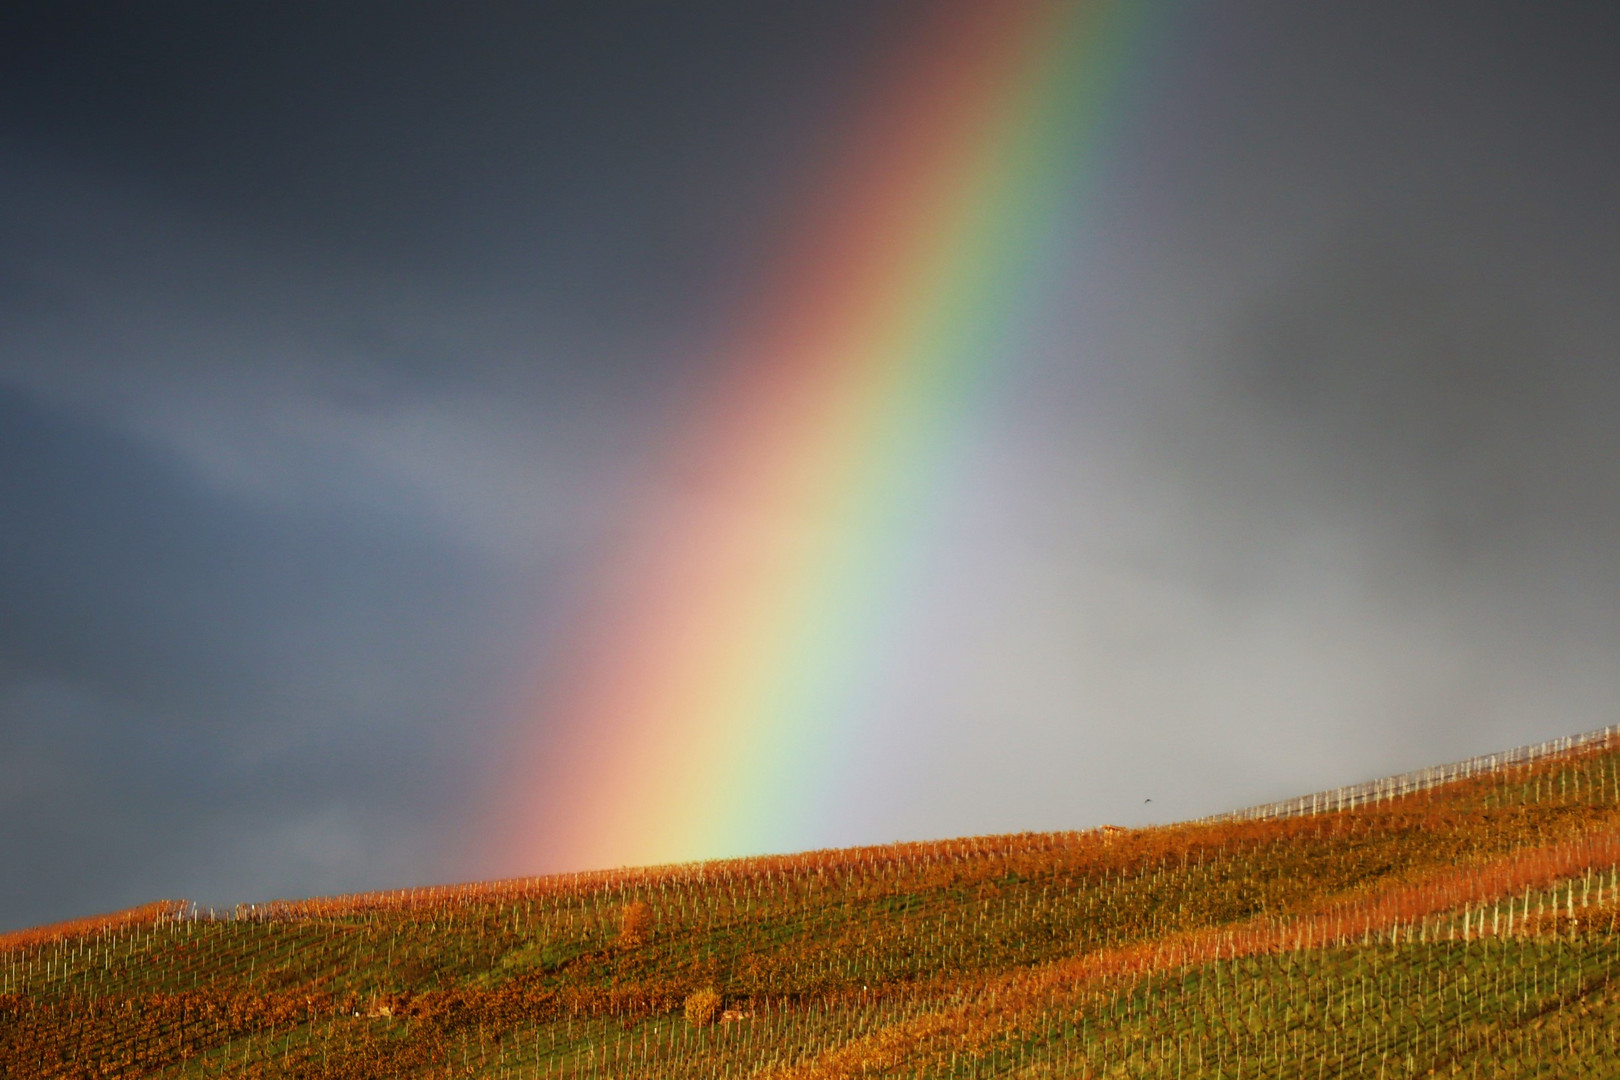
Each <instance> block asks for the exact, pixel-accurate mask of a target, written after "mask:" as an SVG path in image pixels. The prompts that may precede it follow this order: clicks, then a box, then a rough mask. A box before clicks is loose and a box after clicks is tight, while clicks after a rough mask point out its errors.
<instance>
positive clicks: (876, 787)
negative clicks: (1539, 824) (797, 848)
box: [0, 0, 1620, 927]
mask: <svg viewBox="0 0 1620 1080" xmlns="http://www.w3.org/2000/svg"><path fill="white" fill-rule="evenodd" d="M555 7H556V5H551V6H550V7H546V8H544V9H542V8H536V7H533V6H532V5H512V6H504V5H493V6H491V7H489V8H487V9H486V11H485V12H483V13H482V17H480V18H476V19H475V18H467V17H465V16H464V15H462V14H461V13H459V12H451V11H450V9H448V8H442V7H439V6H435V5H432V4H425V3H424V4H405V5H403V6H402V5H399V4H389V5H385V6H379V7H375V8H373V7H368V6H367V5H363V4H362V5H346V6H344V7H342V8H318V9H317V8H309V9H307V10H297V11H294V10H290V9H287V8H286V7H285V5H273V4H264V5H254V4H248V5H232V7H231V9H230V10H229V11H226V9H224V8H218V7H216V6H212V5H187V4H178V5H172V6H164V5H158V6H148V7H144V8H140V9H134V8H129V9H118V10H111V9H108V10H102V9H101V8H100V7H96V6H95V5H84V6H82V7H78V8H75V7H74V6H73V5H70V4H69V5H64V4H63V3H61V2H60V0H58V2H56V3H52V4H39V5H34V6H33V7H32V8H29V7H28V6H27V5H25V8H24V10H23V11H22V12H21V14H20V15H19V17H18V19H19V21H18V23H17V25H18V27H19V32H18V33H17V35H15V36H14V37H12V38H9V39H8V42H9V43H8V44H5V45H0V191H3V192H4V194H3V196H0V822H3V827H0V863H3V864H4V865H6V866H7V867H8V868H11V870H10V872H8V874H7V875H6V877H5V878H4V880H3V881H0V927H4V926H12V925H20V924H23V923H27V922H32V921H39V920H44V919H50V918H58V917H64V916H68V915H74V914H79V913H83V912H87V911H93V910H99V909H106V908H110V907H114V906H118V905H121V904H125V903H134V902H139V901H143V900H146V899H150V898H152V897H154V896H159V895H174V894H185V895H192V896H195V897H197V898H199V899H201V900H203V901H205V902H222V903H229V902H234V901H236V900H245V899H262V898H265V897H267V896H270V895H286V894H311V893H318V892H326V891H336V890H341V889H355V888H365V887H373V886H386V885H396V884H405V883H419V882H422V881H428V880H444V879H446V878H450V877H457V876H464V875H472V874H484V873H494V872H501V873H516V872H522V871H524V870H526V869H528V868H526V867H518V866H499V867H493V866H486V865H474V864H473V863H472V862H471V861H470V859H469V858H468V857H467V856H466V854H465V851H466V849H467V846H468V845H467V844H466V843H465V838H466V836H467V835H469V833H470V832H471V831H473V830H476V829H478V828H482V827H484V826H486V825H487V821H485V820H483V819H482V818H481V817H480V816H479V815H481V814H482V813H484V812H485V809H486V804H485V803H484V802H483V801H482V800H483V798H484V795H485V794H486V793H485V792H484V791H483V790H482V788H483V787H484V785H485V784H486V783H487V782H488V778H489V777H490V776H492V775H495V770H493V769H491V768H490V759H491V758H492V757H494V756H497V755H499V754H501V753H502V751H503V748H505V747H506V746H507V745H508V743H507V740H508V739H509V737H510V736H511V734H512V725H514V724H519V723H525V722H528V723H532V722H535V718H533V717H525V716H521V715H518V712H519V710H518V708H517V707H516V705H515V703H514V699H515V698H517V697H518V696H519V695H520V694H521V693H522V689H521V688H523V687H525V686H526V685H527V682H526V680H528V679H530V678H532V677H533V673H534V671H535V670H536V669H537V668H539V667H540V666H541V665H542V663H543V661H544V659H545V656H544V653H545V643H546V642H547V641H548V640H550V638H549V637H548V635H553V634H566V633H567V632H568V623H567V619H568V614H569V612H570V611H572V610H574V608H573V604H574V603H575V602H576V600H577V597H576V596H575V595H574V592H575V590H576V589H577V588H578V582H579V580H580V579H581V578H582V577H585V576H587V575H588V574H589V573H590V572H591V571H592V570H593V569H594V568H597V567H599V565H600V559H601V558H602V557H603V553H604V552H611V551H612V550H613V549H614V546H615V544H616V543H618V542H619V541H620V540H621V539H622V538H623V537H624V535H625V534H626V531H627V530H628V529H630V528H631V527H633V524H634V522H633V521H630V520H627V515H628V514H629V513H630V512H631V511H633V509H634V504H635V500H636V495H637V492H638V490H640V487H639V486H640V485H645V484H649V483H656V482H658V481H657V480H656V479H655V478H656V477H657V476H658V475H660V474H659V473H658V471H657V470H656V468H654V466H655V465H656V464H657V453H658V448H659V446H660V445H661V443H660V439H661V438H662V437H663V435H664V433H665V432H667V431H668V430H669V428H670V427H671V426H672V425H678V424H679V423H680V421H681V416H680V412H681V405H682V403H684V402H690V401H692V400H693V399H694V396H695V395H701V394H702V393H703V392H704V388H705V387H707V386H709V385H710V384H709V379H710V378H711V377H712V371H711V369H710V367H709V359H710V357H711V356H712V355H713V354H714V353H715V352H716V345H717V344H718V343H720V342H723V341H725V340H726V334H727V333H728V331H729V328H730V327H731V324H732V323H733V322H734V321H735V319H736V318H737V316H738V314H739V313H740V312H745V311H747V310H748V304H749V303H750V302H751V298H753V297H755V296H756V295H757V289H758V288H759V287H760V281H761V279H762V277H763V276H765V275H764V274H763V270H764V268H766V267H768V266H769V265H770V260H771V258H772V256H773V255H774V254H775V248H774V246H773V245H774V243H775V240H776V238H778V237H780V236H781V235H782V232H783V230H784V229H785V228H787V227H788V226H789V225H790V224H791V223H792V222H793V220H794V213H795V211H796V208H797V207H799V206H800V205H801V204H802V202H803V201H804V199H805V198H806V196H807V195H808V194H811V192H809V191H807V190H806V186H807V183H808V181H807V180H806V178H807V177H811V176H814V175H816V174H815V173H814V172H813V171H812V170H811V169H810V166H811V165H813V164H815V163H818V162H821V161H824V160H825V155H826V154H827V152H828V151H829V150H830V149H831V148H833V147H836V146H837V145H839V139H840V137H841V135H842V134H843V132H844V131H845V130H846V127H847V120H848V118H849V117H850V116H852V115H853V114H855V113H856V112H857V111H858V109H859V106H860V104H861V99H860V89H859V88H860V87H861V85H862V84H861V82H860V75H861V73H862V72H863V71H865V70H866V68H865V67H863V65H868V64H871V63H873V62H875V61H879V60H881V59H882V58H883V57H885V56H886V55H887V52H886V50H888V49H890V48H891V47H892V46H893V44H894V42H895V41H897V40H899V39H901V38H902V37H904V36H906V35H908V34H909V33H911V32H912V30H913V28H914V27H915V25H916V20H917V18H918V17H919V11H922V12H925V13H926V12H928V11H932V10H936V9H937V5H930V4H923V5H909V4H893V5H888V4H885V5H871V4H862V3H850V4H828V3H817V4H806V5H780V4H771V5H760V4H719V3H716V4H697V5H692V4H686V5H674V6H672V5H664V4H640V3H626V4H612V5H596V4H593V5H579V6H576V8H575V9H573V10H570V11H554V10H552V9H553V8H555ZM1613 20H1614V15H1613V13H1612V11H1611V10H1610V9H1609V8H1606V7H1603V6H1599V5H1573V4H1572V5H1555V6H1554V7H1548V6H1546V5H1535V6H1518V5H1508V4H1503V5H1484V6H1481V5H1479V4H1477V3H1469V4H1456V5H1451V4H1426V5H1423V6H1422V7H1421V8H1417V7H1414V6H1412V5H1410V4H1389V5H1382V4H1374V3H1366V2H1358V3H1346V4H1337V5H1322V4H1312V5H1298V4H1246V3H1245V4H1213V5H1197V6H1188V7H1186V8H1181V9H1177V10H1176V11H1175V12H1173V13H1172V17H1171V18H1169V19H1167V20H1166V21H1165V26H1166V27H1167V29H1166V30H1165V31H1164V32H1163V34H1164V36H1163V37H1162V38H1161V39H1157V40H1155V41H1153V42H1149V43H1148V44H1147V45H1146V46H1144V48H1143V50H1142V53H1141V55H1140V56H1139V57H1137V58H1136V60H1135V61H1134V63H1137V64H1138V65H1139V70H1137V72H1136V74H1135V76H1134V78H1133V79H1132V80H1128V81H1129V83H1130V85H1129V86H1128V87H1127V88H1126V90H1125V91H1124V92H1123V93H1124V97H1123V98H1122V99H1121V101H1122V103H1121V104H1120V105H1119V107H1118V112H1117V115H1116V117H1115V119H1116V120H1117V121H1118V122H1117V123H1116V124H1115V125H1114V129H1113V130H1112V132H1111V133H1110V134H1109V135H1108V136H1107V139H1108V141H1107V142H1106V143H1105V144H1100V145H1101V146H1102V147H1103V149H1102V150H1101V151H1100V152H1099V154H1098V156H1097V160H1096V161H1095V162H1094V166H1095V168H1094V173H1093V175H1090V176H1089V177H1088V181H1087V182H1088V184H1089V185H1090V187H1089V188H1088V190H1087V192H1085V193H1083V196H1082V195H1080V194H1077V203H1076V206H1077V218H1078V219H1080V227H1079V228H1077V229H1075V230H1074V234H1073V235H1072V236H1068V237H1067V238H1066V242H1067V243H1068V245H1069V255H1070V260H1069V263H1068V264H1067V266H1066V268H1065V269H1064V270H1062V271H1061V272H1057V273H1055V274H1054V276H1053V279H1052V280H1051V281H1048V282H1046V283H1045V284H1046V285H1047V286H1048V287H1049V295H1048V296H1047V301H1048V302H1047V304H1046V306H1045V308H1043V315H1042V316H1041V321H1040V322H1039V325H1036V326H1035V327H1033V332H1032V334H1031V338H1030V342H1031V343H1030V344H1029V345H1028V347H1027V348H1025V349H1023V350H1022V351H1021V352H1020V353H1019V354H1018V355H1010V356H1008V357H1006V358H1005V361H1006V369H1005V371H1004V372H1002V373H1001V375H1002V381H1001V382H999V383H997V384H996V386H995V388H994V392H990V393H987V394H986V396H985V400H984V401H983V402H982V403H981V407H980V410H979V412H978V414H977V415H975V416H974V417H973V418H972V422H971V423H970V424H969V425H967V427H966V428H965V429H964V430H963V431H962V432H961V433H960V441H959V444H958V445H956V446H955V447H954V449H953V452H954V453H955V455H956V456H955V457H954V458H952V460H951V466H950V469H949V470H948V471H949V473H950V475H948V476H945V477H944V478H943V479H942V481H941V488H940V496H941V498H940V505H939V510H938V512H937V515H936V518H935V519H932V520H931V522H930V530H929V533H928V535H926V536H923V537H921V538H919V540H918V543H917V546H916V550H915V551H914V552H912V555H913V556H914V558H913V559H912V563H913V564H914V565H912V566H910V567H909V568H908V571H909V572H911V573H913V575H914V576H913V578H912V579H908V581H909V583H908V585H907V586H906V589H905V590H901V591H904V592H905V597H904V599H905V604H902V605H900V607H902V608H904V610H903V611H902V610H900V609H899V608H897V613H896V614H895V627H896V628H897V633H896V635H895V636H894V638H893V640H890V641H888V642H887V643H886V644H885V649H886V651H885V652H884V654H883V660H884V664H883V678H882V679H881V680H880V682H881V685H878V686H875V687H873V688H871V693H870V694H869V695H868V697H866V698H864V699H863V700H862V704H861V713H860V716H858V717H856V718H855V719H854V721H852V723H853V725H854V730H855V731H856V737H855V738H854V739H853V741H852V745H851V747H850V753H849V760H848V761H847V762H846V768H845V775H844V777H843V779H842V781H841V783H842V784H843V787H842V789H840V790H839V791H837V792H834V793H832V795H835V796H836V799H833V798H832V795H830V796H829V798H830V799H832V801H833V802H834V803H836V805H837V806H838V807H839V809H838V810H837V811H836V812H829V813H827V814H825V815H821V816H819V817H818V818H817V819H816V821H815V822H814V829H815V830H816V831H814V833H813V834H807V835H806V843H817V844H825V843H838V842H845V841H860V840H882V839H890V838H894V837H897V836H930V835H942V834H946V833H967V832H983V831H988V830H995V829H1015V828H1049V827H1072V826H1084V825H1089V824H1095V823H1098V822H1100V821H1107V820H1115V821H1120V822H1131V821H1139V820H1148V819H1150V818H1152V817H1155V816H1157V817H1161V818H1168V817H1177V816H1183V815H1187V814H1196V813H1203V812H1208V811H1212V810H1217V809H1220V808H1222V807H1226V806H1230V805H1233V804H1236V803H1241V802H1246V801H1258V800H1262V799H1267V798H1272V797H1277V796H1282V795H1286V794H1290V793H1294V792H1296V791H1299V790H1303V789H1307V788H1311V787H1314V786H1319V785H1329V784H1336V783H1341V782H1346V781H1352V780H1357V779H1362V778H1365V777H1367V776H1370V775H1374V774H1376V773H1379V772H1384V771H1392V770H1395V769H1401V768H1408V767H1412V766H1415V765H1419V764H1422V763H1424V762H1426V761H1430V760H1434V759H1438V758H1446V757H1454V756H1462V755H1464V754H1468V753H1472V752H1477V751H1483V750H1488V749H1491V748H1493V747H1496V746H1501V745H1506V744H1512V743H1516V742H1521V741H1529V740H1532V739H1537V738H1543V737H1548V736H1552V735H1556V734H1561V733H1564V732H1567V731H1570V730H1576V729H1580V728H1583V727H1588V726H1596V725H1597V724H1601V723H1606V722H1609V721H1611V720H1612V719H1613V712H1612V702H1613V701H1614V700H1615V698H1616V694H1617V691H1620V685H1616V683H1617V681H1620V679H1617V677H1616V676H1615V675H1614V674H1613V671H1614V665H1613V663H1612V657H1613V652H1614V648H1615V645H1616V642H1617V641H1620V624H1617V620H1620V615H1617V614H1616V612H1620V605H1616V603H1615V600H1616V597H1615V585H1614V582H1616V581H1620V536H1617V529H1620V494H1617V492H1620V483H1617V481H1620V475H1617V472H1620V464H1617V462H1620V453H1617V452H1616V451H1617V450H1620V446H1617V445H1616V441H1617V436H1616V435H1615V434H1614V432H1615V431H1617V430H1620V365H1617V364H1616V362H1615V345H1616V342H1617V341H1620V316H1617V314H1616V310H1615V307H1614V304H1613V297H1614V296H1615V295H1616V294H1617V292H1620V263H1617V259H1616V256H1615V252H1617V251H1620V209H1617V205H1616V204H1615V202H1614V200H1613V198H1612V192H1611V188H1612V186H1613V177H1614V175H1615V166H1616V165H1617V164H1620V162H1617V161H1616V152H1615V145H1616V144H1615V143H1614V140H1613V139H1612V133H1611V130H1610V129H1611V128H1612V124H1613V117H1614V116H1615V115H1617V114H1620V80H1616V78H1615V77H1614V75H1613V72H1615V71H1616V70H1620V57H1617V56H1615V55H1614V53H1615V49H1616V46H1615V42H1616V41H1620V36H1617V35H1616V34H1615V33H1614V28H1613ZM908 605H909V606H908ZM1148 796H1151V797H1152V798H1153V800H1154V802H1153V803H1152V804H1151V807H1148V806H1146V804H1144V803H1143V801H1142V800H1143V798H1145V797H1148Z"/></svg>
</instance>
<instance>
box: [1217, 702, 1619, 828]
mask: <svg viewBox="0 0 1620 1080" xmlns="http://www.w3.org/2000/svg"><path fill="white" fill-rule="evenodd" d="M1617 743H1620V724H1610V725H1609V726H1608V727H1601V728H1598V729H1597V730H1596V731H1588V732H1584V733H1582V734H1580V735H1564V736H1561V737H1560V738H1557V739H1548V740H1547V741H1546V742H1539V743H1532V744H1531V745H1529V746H1520V747H1516V748H1515V749H1512V750H1501V751H1498V752H1497V753H1494V754H1480V755H1479V756H1478V757H1471V758H1465V759H1464V760H1462V761H1454V762H1452V763H1451V764H1449V765H1430V766H1427V767H1425V768H1422V769H1413V770H1412V771H1411V772H1404V773H1397V774H1396V775H1394V776H1384V777H1380V778H1379V779H1377V780H1366V781H1363V782H1362V783H1359V784H1350V785H1348V786H1346V787H1338V788H1331V789H1329V790H1327V791H1317V792H1313V793H1311V794H1309V795H1296V796H1294V797H1293V798H1291V799H1283V800H1282V801H1281V802H1270V803H1261V804H1260V805H1259V806H1250V807H1246V808H1244V809H1242V810H1228V811H1226V812H1225V813H1221V814H1212V815H1210V816H1209V817H1204V818H1199V819H1197V823H1199V824H1204V823H1211V822H1221V821H1252V820H1256V819H1263V818H1286V817H1300V816H1302V815H1305V814H1323V813H1331V812H1333V811H1335V810H1354V809H1355V808H1356V807H1358V806H1366V805H1368V804H1370V803H1377V802H1381V801H1383V800H1385V799H1393V798H1396V797H1398V796H1401V795H1409V794H1411V793H1412V792H1414V791H1426V790H1428V789H1429V788H1433V787H1439V786H1440V785H1441V784H1449V783H1451V782H1452V781H1454V780H1466V779H1468V778H1469V777H1473V776H1487V775H1489V774H1491V773H1494V772H1497V771H1499V770H1501V769H1506V768H1511V767H1513V766H1515V765H1526V764H1529V763H1530V762H1533V761H1545V760H1547V759H1548V758H1556V757H1559V756H1561V755H1564V754H1572V753H1577V752H1579V751H1582V750H1592V749H1597V748H1600V747H1607V746H1613V745H1615V744H1617Z"/></svg>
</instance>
